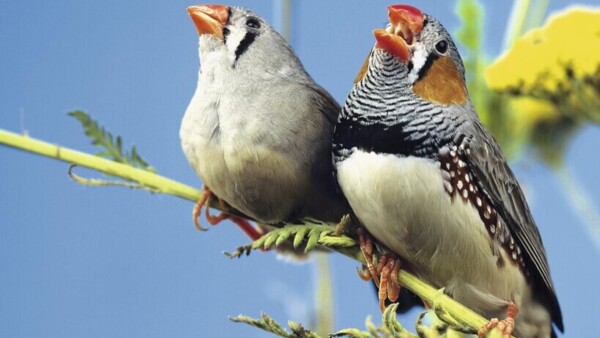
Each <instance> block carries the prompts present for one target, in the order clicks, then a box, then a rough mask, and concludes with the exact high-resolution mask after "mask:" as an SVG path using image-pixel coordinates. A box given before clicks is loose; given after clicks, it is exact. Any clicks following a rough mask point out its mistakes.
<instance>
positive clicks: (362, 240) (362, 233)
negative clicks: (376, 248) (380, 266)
mask: <svg viewBox="0 0 600 338" xmlns="http://www.w3.org/2000/svg"><path fill="white" fill-rule="evenodd" d="M358 245H359V247H360V251H361V252H362V254H363V256H365V262H366V263H367V268H366V271H365V270H364V269H363V270H362V272H359V274H358V275H359V276H360V278H361V279H363V280H369V279H373V281H374V282H375V284H377V285H379V277H378V276H379V274H378V271H377V268H376V267H375V264H373V239H372V238H371V235H370V234H369V233H368V232H367V230H366V229H365V228H363V227H360V228H358ZM367 273H368V274H367Z"/></svg>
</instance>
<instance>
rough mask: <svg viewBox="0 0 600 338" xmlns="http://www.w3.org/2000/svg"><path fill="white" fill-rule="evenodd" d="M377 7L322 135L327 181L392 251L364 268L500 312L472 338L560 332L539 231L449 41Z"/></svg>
mask: <svg viewBox="0 0 600 338" xmlns="http://www.w3.org/2000/svg"><path fill="white" fill-rule="evenodd" d="M388 14H389V20H390V24H389V25H388V27H387V28H386V29H379V30H375V31H374V35H375V39H376V41H377V42H376V44H375V47H374V48H373V49H372V51H371V53H370V55H369V58H368V62H367V63H366V64H365V67H364V68H363V70H361V72H360V73H359V77H358V79H357V82H356V84H355V86H354V88H353V90H352V91H351V93H350V94H349V96H348V98H347V100H346V103H345V105H344V107H343V109H342V113H341V114H340V116H339V119H338V123H337V126H336V128H335V132H334V141H333V142H334V146H333V151H334V161H335V170H336V176H337V180H338V182H339V185H340V187H341V189H342V191H343V193H344V195H345V197H346V198H347V200H348V202H349V204H350V206H351V208H352V210H353V212H354V214H355V215H356V217H357V218H358V219H359V220H360V222H361V223H362V224H363V225H364V227H365V228H366V229H367V230H368V231H369V232H370V233H371V234H372V235H373V236H374V237H375V239H376V240H377V242H379V243H381V244H382V245H383V246H384V247H385V248H387V249H388V250H389V251H391V252H393V253H395V254H397V256H398V259H395V258H394V257H391V256H387V257H385V259H384V263H382V264H380V267H379V268H378V269H373V267H371V275H373V277H376V276H375V275H376V274H378V273H379V272H381V271H385V272H386V273H388V274H389V273H390V272H391V271H397V269H398V262H400V264H401V265H402V266H403V267H404V268H406V269H408V270H411V271H413V272H414V273H415V274H417V275H418V276H419V277H420V278H422V279H423V280H425V281H427V282H429V283H431V284H433V285H435V286H437V287H440V288H441V287H444V288H445V292H446V293H447V294H449V295H450V296H452V297H453V298H455V299H456V300H458V301H460V302H462V303H463V304H465V305H466V306H468V307H470V308H471V309H473V310H474V311H476V312H478V313H480V314H481V315H484V316H486V317H488V318H490V317H500V318H505V319H502V320H497V319H493V320H492V321H490V323H489V324H488V325H486V326H484V327H483V328H481V330H480V331H479V335H480V336H481V335H484V334H485V333H486V332H487V331H489V330H490V329H491V328H493V327H495V326H497V327H498V328H499V329H500V330H501V331H502V332H503V334H504V335H505V336H506V337H508V336H510V334H512V332H513V329H514V332H515V336H518V337H550V336H551V334H552V335H554V331H553V327H552V323H554V325H556V327H557V328H558V329H559V330H561V331H562V330H563V323H562V316H561V311H560V307H559V304H558V300H557V297H556V293H555V290H554V286H553V283H552V279H551V277H550V269H549V266H548V262H547V258H546V253H545V251H544V247H543V245H542V240H541V238H540V234H539V232H538V229H537V227H536V225H535V222H534V220H533V218H532V215H531V212H530V211H529V207H528V206H527V202H526V200H525V197H524V196H523V192H522V191H521V188H520V186H519V183H518V182H517V180H516V179H515V177H514V175H513V173H512V171H511V169H510V168H509V167H508V165H507V163H506V160H505V158H504V156H503V154H502V151H501V150H500V147H499V145H498V143H497V142H496V140H495V139H494V138H493V136H492V135H491V134H490V133H489V132H488V131H487V130H486V129H485V127H483V125H482V124H481V122H480V120H479V119H478V116H477V113H476V111H475V110H474V108H473V105H472V103H471V101H470V100H469V96H468V93H467V89H466V85H465V75H464V67H463V63H462V60H461V58H460V56H459V53H458V51H457V48H456V46H455V44H454V42H453V41H452V38H451V37H450V35H449V34H448V32H447V31H446V30H445V29H444V27H443V26H442V25H441V24H440V22H438V21H437V20H436V19H435V18H433V17H431V16H429V15H427V14H423V13H422V12H420V11H419V10H418V9H416V8H414V7H411V6H406V5H395V6H390V7H388ZM362 237H363V240H362V244H363V248H368V243H366V242H368V241H367V240H365V239H364V236H362ZM366 256H368V255H366ZM381 265H383V266H384V268H382V267H381ZM395 279H396V276H392V277H390V276H381V277H380V284H382V285H380V297H382V298H383V299H382V301H383V300H385V298H387V296H388V295H387V294H386V293H387V292H386V290H391V293H394V295H392V296H395V293H397V290H396V286H394V285H390V284H389V283H390V281H391V280H395ZM385 283H388V284H387V285H385ZM382 288H383V289H385V290H381V289H382Z"/></svg>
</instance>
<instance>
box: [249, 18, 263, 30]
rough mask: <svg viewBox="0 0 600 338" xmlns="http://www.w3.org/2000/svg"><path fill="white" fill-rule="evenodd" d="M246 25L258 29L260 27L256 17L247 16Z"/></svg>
mask: <svg viewBox="0 0 600 338" xmlns="http://www.w3.org/2000/svg"><path fill="white" fill-rule="evenodd" d="M246 27H248V28H252V29H259V28H260V21H258V19H257V18H248V19H247V20H246Z"/></svg>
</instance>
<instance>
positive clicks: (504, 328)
mask: <svg viewBox="0 0 600 338" xmlns="http://www.w3.org/2000/svg"><path fill="white" fill-rule="evenodd" d="M518 312H519V308H518V307H517V305H516V304H515V303H510V304H508V306H507V308H506V318H505V319H502V320H499V319H498V318H492V319H491V320H490V321H489V322H488V323H487V324H485V325H484V326H482V327H481V328H480V329H479V331H477V336H478V337H479V338H483V337H484V336H485V335H486V334H487V333H488V332H490V331H491V330H492V329H494V328H497V329H498V330H499V331H500V333H501V334H502V337H503V338H510V336H511V335H512V333H513V331H514V330H515V317H516V316H517V313H518Z"/></svg>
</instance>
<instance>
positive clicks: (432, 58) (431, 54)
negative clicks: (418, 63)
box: [415, 53, 439, 82]
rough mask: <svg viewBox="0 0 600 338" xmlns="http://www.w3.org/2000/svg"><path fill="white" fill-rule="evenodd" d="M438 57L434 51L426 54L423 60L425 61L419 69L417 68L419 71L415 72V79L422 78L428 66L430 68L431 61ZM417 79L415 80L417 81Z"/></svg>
mask: <svg viewBox="0 0 600 338" xmlns="http://www.w3.org/2000/svg"><path fill="white" fill-rule="evenodd" d="M438 58H439V55H437V54H435V53H429V55H427V59H426V60H425V63H424V64H423V66H422V67H421V69H419V73H418V74H417V81H419V80H421V79H422V78H424V77H425V75H427V72H428V71H429V68H431V66H432V65H433V62H434V61H435V60H437V59H438ZM417 81H415V82H417Z"/></svg>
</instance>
